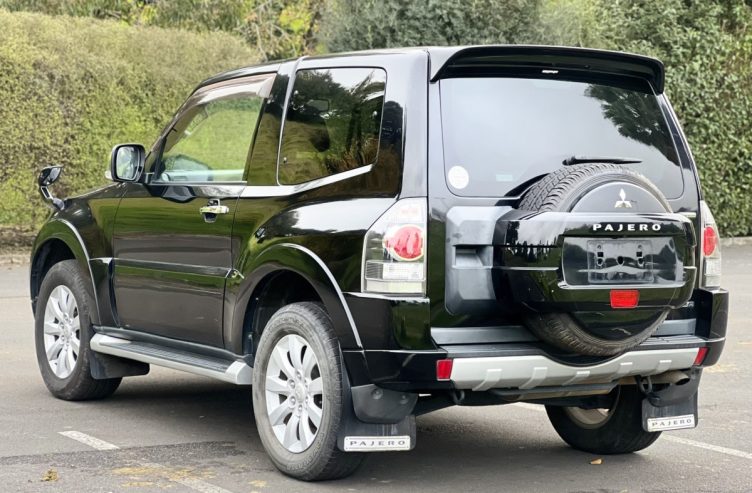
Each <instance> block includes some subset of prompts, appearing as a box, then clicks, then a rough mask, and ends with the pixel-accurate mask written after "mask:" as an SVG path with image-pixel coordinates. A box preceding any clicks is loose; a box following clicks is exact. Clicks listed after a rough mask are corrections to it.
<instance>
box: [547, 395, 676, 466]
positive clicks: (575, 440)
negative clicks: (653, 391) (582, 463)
mask: <svg viewBox="0 0 752 493" xmlns="http://www.w3.org/2000/svg"><path fill="white" fill-rule="evenodd" d="M615 393H616V395H615V396H614V397H615V401H614V405H613V406H612V407H611V408H610V409H609V410H608V413H607V414H606V415H605V416H604V417H602V418H596V419H594V420H592V421H588V420H587V419H583V418H584V417H586V416H592V415H593V413H592V411H597V410H587V411H585V410H582V409H581V408H567V407H562V406H546V412H547V413H548V419H549V420H550V421H551V424H552V425H553V427H554V429H555V430H556V432H557V433H558V434H559V436H560V437H561V438H562V440H564V441H565V442H567V443H568V444H569V445H570V446H571V447H572V448H575V449H577V450H582V451H584V452H590V453H592V454H609V455H611V454H628V453H631V452H637V451H638V450H642V449H644V448H646V447H648V446H650V445H652V444H653V442H655V441H656V440H658V437H660V436H661V433H660V432H655V433H649V432H647V431H645V430H644V429H643V428H642V398H643V396H642V394H641V393H640V391H639V389H638V388H637V386H636V385H621V386H618V387H617V388H616V390H615ZM583 411H585V413H583ZM578 415H579V416H578ZM598 419H602V421H598Z"/></svg>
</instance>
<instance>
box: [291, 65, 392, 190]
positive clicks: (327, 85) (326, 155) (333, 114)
mask: <svg viewBox="0 0 752 493" xmlns="http://www.w3.org/2000/svg"><path fill="white" fill-rule="evenodd" d="M385 79H386V78H385V75H384V72H383V70H380V69H364V68H346V69H336V70H303V71H300V72H299V73H298V74H297V77H296V80H295V87H294V90H293V94H292V97H291V98H290V103H289V106H288V110H287V118H286V121H285V129H284V135H283V139H282V140H283V142H282V160H281V165H280V173H279V176H280V181H281V182H282V183H287V184H294V183H302V182H304V181H309V180H312V179H315V178H319V177H322V176H327V175H331V174H335V173H340V172H342V171H347V170H350V169H354V168H358V167H360V166H365V165H368V164H372V163H374V162H375V160H376V156H377V153H378V146H379V131H380V128H381V115H382V110H383V101H384V88H385Z"/></svg>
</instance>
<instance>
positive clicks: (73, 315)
mask: <svg viewBox="0 0 752 493" xmlns="http://www.w3.org/2000/svg"><path fill="white" fill-rule="evenodd" d="M80 350H81V320H80V317H79V311H78V304H77V303H76V297H75V296H74V295H73V292H72V291H71V290H70V288H68V287H67V286H64V285H60V286H57V287H56V288H55V289H53V290H52V293H50V296H49V298H47V305H46V307H45V309H44V351H45V354H46V356H47V363H49V365H50V368H51V369H52V372H53V373H54V374H55V376H57V377H58V378H67V377H68V376H69V375H70V374H71V373H73V369H74V368H75V367H76V362H77V361H78V355H79V351H80Z"/></svg>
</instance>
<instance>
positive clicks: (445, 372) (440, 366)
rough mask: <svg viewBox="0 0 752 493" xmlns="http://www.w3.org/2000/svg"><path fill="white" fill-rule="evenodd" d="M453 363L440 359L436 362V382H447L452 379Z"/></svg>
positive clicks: (449, 360)
mask: <svg viewBox="0 0 752 493" xmlns="http://www.w3.org/2000/svg"><path fill="white" fill-rule="evenodd" d="M452 363H453V360H451V359H440V360H439V361H437V362H436V380H439V381H447V380H449V379H450V378H451V376H452Z"/></svg>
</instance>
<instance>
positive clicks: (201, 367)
mask: <svg viewBox="0 0 752 493" xmlns="http://www.w3.org/2000/svg"><path fill="white" fill-rule="evenodd" d="M90 346H91V349H92V350H93V351H96V352H98V353H103V354H111V355H113V356H119V357H121V358H127V359H132V360H136V361H141V362H143V363H149V364H152V365H157V366H164V367H166V368H172V369H173V370H181V371H185V372H188V373H194V374H196V375H203V376H205V377H211V378H216V379H217V380H222V381H223V382H230V383H234V384H236V385H251V378H252V376H253V368H251V367H250V366H248V365H247V364H246V363H245V362H243V361H230V360H225V359H220V358H214V357H211V356H204V355H202V354H196V353H190V352H187V351H180V350H178V349H172V348H167V347H164V346H158V345H156V344H150V343H148V342H137V341H129V340H126V339H120V338H118V337H112V336H108V335H104V334H94V337H92V338H91V342H90Z"/></svg>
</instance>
